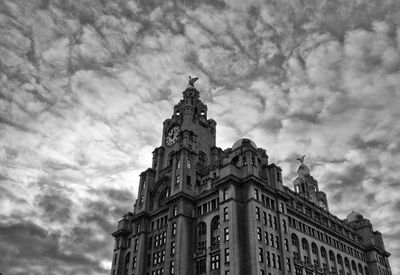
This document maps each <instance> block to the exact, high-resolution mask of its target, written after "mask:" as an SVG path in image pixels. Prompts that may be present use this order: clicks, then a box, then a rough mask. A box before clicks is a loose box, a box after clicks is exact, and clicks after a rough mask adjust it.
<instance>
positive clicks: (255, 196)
mask: <svg viewBox="0 0 400 275" xmlns="http://www.w3.org/2000/svg"><path fill="white" fill-rule="evenodd" d="M254 198H255V199H256V200H259V194H258V189H257V188H254Z"/></svg>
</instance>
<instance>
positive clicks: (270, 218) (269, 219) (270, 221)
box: [268, 214, 272, 227]
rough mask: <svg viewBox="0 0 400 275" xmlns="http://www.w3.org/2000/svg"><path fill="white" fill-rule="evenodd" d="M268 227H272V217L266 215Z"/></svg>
mask: <svg viewBox="0 0 400 275" xmlns="http://www.w3.org/2000/svg"><path fill="white" fill-rule="evenodd" d="M268 221H269V227H272V216H271V214H268Z"/></svg>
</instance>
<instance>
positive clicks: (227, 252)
mask: <svg viewBox="0 0 400 275" xmlns="http://www.w3.org/2000/svg"><path fill="white" fill-rule="evenodd" d="M229 262H230V259H229V248H225V263H226V264H228V263H229Z"/></svg>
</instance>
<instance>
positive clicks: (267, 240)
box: [264, 231, 269, 245]
mask: <svg viewBox="0 0 400 275" xmlns="http://www.w3.org/2000/svg"><path fill="white" fill-rule="evenodd" d="M264 242H265V244H266V245H269V239H268V232H267V231H264Z"/></svg>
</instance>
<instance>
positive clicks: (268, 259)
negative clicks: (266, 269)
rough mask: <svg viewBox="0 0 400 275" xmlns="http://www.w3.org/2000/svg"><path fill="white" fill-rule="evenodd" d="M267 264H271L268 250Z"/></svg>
mask: <svg viewBox="0 0 400 275" xmlns="http://www.w3.org/2000/svg"><path fill="white" fill-rule="evenodd" d="M267 266H271V257H270V254H269V251H267Z"/></svg>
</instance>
